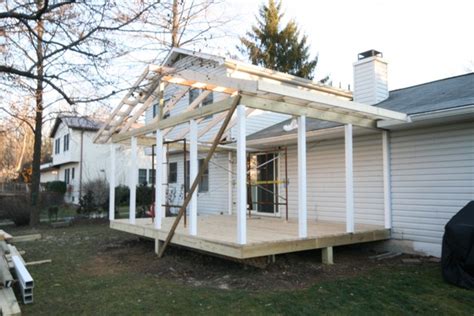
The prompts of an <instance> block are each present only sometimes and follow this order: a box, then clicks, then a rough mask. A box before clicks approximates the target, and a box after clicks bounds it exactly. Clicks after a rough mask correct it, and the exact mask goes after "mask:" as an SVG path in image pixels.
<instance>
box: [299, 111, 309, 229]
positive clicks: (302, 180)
mask: <svg viewBox="0 0 474 316" xmlns="http://www.w3.org/2000/svg"><path fill="white" fill-rule="evenodd" d="M306 190H307V185H306V116H304V115H301V116H300V117H298V236H299V238H306V237H308V214H307V213H308V211H307V199H306Z"/></svg>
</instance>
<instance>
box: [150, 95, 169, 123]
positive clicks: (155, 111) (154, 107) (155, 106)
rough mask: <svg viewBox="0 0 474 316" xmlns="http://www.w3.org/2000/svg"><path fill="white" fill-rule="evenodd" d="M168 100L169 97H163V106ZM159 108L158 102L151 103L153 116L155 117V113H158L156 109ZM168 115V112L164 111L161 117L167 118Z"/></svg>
mask: <svg viewBox="0 0 474 316" xmlns="http://www.w3.org/2000/svg"><path fill="white" fill-rule="evenodd" d="M169 100H170V98H167V99H164V100H163V106H164V105H166V103H167V102H168V101H169ZM159 109H160V104H159V103H155V104H153V107H152V110H153V117H155V116H156V115H158V110H159ZM169 116H170V112H169V111H168V112H166V113H164V114H163V118H164V119H165V118H167V117H169Z"/></svg>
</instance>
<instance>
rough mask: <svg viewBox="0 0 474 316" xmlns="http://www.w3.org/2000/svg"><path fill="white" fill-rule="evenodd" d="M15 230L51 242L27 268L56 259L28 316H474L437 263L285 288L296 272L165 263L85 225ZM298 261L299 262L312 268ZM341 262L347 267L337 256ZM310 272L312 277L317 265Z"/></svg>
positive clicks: (46, 267) (29, 249) (39, 276)
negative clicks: (212, 274)
mask: <svg viewBox="0 0 474 316" xmlns="http://www.w3.org/2000/svg"><path fill="white" fill-rule="evenodd" d="M5 230H6V231H8V232H10V233H11V234H13V235H20V234H27V233H33V232H38V231H39V232H40V233H42V235H43V238H42V239H41V240H37V241H32V242H23V243H17V244H16V246H17V247H18V248H19V249H22V250H25V251H26V254H25V255H24V258H25V260H26V261H33V260H41V259H52V260H53V262H52V263H50V264H43V265H38V266H30V267H29V271H30V273H31V274H32V276H33V278H34V279H35V289H34V301H35V302H34V304H31V305H26V306H25V305H21V308H22V311H23V312H24V314H25V315H29V314H31V315H77V314H84V315H142V314H155V315H163V314H173V315H175V314H193V315H227V314H231V315H240V314H252V315H253V314H258V315H263V314H264V315H266V314H279V315H301V314H308V315H314V314H322V315H324V314H332V315H334V314H336V315H338V314H361V315H362V314H363V315H366V314H374V315H376V314H377V315H379V314H393V315H400V314H415V313H417V314H449V315H458V314H459V315H463V314H466V315H472V314H473V312H474V292H470V291H467V290H463V289H459V288H456V287H453V286H451V285H448V284H446V283H444V282H443V280H442V279H441V276H440V269H439V265H438V264H434V263H423V264H421V265H403V264H400V263H398V264H380V265H379V264H377V265H373V266H371V267H370V269H369V268H368V269H365V270H361V271H360V272H357V273H352V272H350V273H347V271H352V270H353V269H356V266H357V265H359V264H360V263H359V262H357V261H354V263H353V264H352V265H351V263H350V262H349V263H347V264H346V268H347V271H345V272H346V273H343V274H342V275H341V274H340V273H337V271H338V270H337V268H328V269H326V268H324V267H321V265H320V264H319V263H318V262H314V264H311V267H312V268H311V270H309V271H314V272H310V273H315V274H317V273H320V274H321V278H320V279H319V281H314V282H313V281H311V282H310V283H309V284H308V283H304V286H294V284H290V283H285V282H290V281H289V279H290V278H291V279H295V278H296V279H297V276H296V275H293V276H290V277H286V275H287V274H289V273H291V271H292V269H293V267H294V266H295V264H294V263H292V264H289V265H288V266H286V267H284V268H282V266H278V268H271V269H270V270H271V271H270V272H269V271H266V270H262V269H256V268H249V267H246V266H243V265H240V264H236V263H232V262H227V261H224V260H221V259H210V258H208V256H204V255H199V256H201V257H200V259H195V258H196V257H193V256H195V255H192V254H188V253H185V252H182V253H184V254H182V255H180V253H179V252H177V251H176V250H173V249H175V248H170V254H167V255H165V257H164V258H163V259H161V260H158V259H157V258H156V257H155V256H154V255H153V245H152V244H151V243H147V242H143V241H142V242H138V241H137V239H136V238H135V237H133V236H130V235H126V234H122V233H119V232H115V231H112V230H110V229H109V228H108V226H107V224H104V223H102V224H100V223H99V224H97V223H95V224H93V223H86V224H75V225H74V226H72V227H68V228H64V229H50V228H48V227H43V228H40V229H38V230H36V231H31V230H30V229H26V228H25V229H15V228H10V229H9V228H5ZM189 253H190V252H189ZM180 256H181V257H180ZM298 256H300V255H297V257H295V258H296V259H292V260H300V261H304V260H309V259H308V257H305V256H301V257H298ZM309 256H310V257H309V258H310V260H313V258H312V257H311V256H312V255H309ZM172 257H174V258H173V259H172ZM279 258H280V257H277V263H278V262H279V260H280V259H279ZM282 258H283V257H282ZM172 260H174V261H172ZM285 260H286V259H284V258H283V259H281V261H280V262H286V261H285ZM335 260H336V265H335V266H337V265H338V263H337V261H338V250H337V248H336V250H335ZM341 260H342V259H341ZM347 260H349V261H350V260H351V259H350V257H349V259H347ZM354 260H355V259H354ZM181 261H183V262H188V263H189V264H188V265H184V264H182V263H181ZM398 261H399V259H398ZM293 262H296V261H293ZM363 262H365V261H363ZM194 263H195V267H196V268H193V264H194ZM166 264H168V265H166ZM305 264H307V265H308V269H309V266H310V264H308V263H305ZM367 264H368V263H367ZM198 265H200V266H202V267H204V268H205V269H208V270H209V271H217V272H216V273H221V274H220V276H219V280H221V281H222V280H223V279H227V280H228V279H229V278H231V279H232V274H235V275H237V276H238V275H251V276H252V278H253V276H255V278H257V279H258V280H260V278H262V279H263V280H265V277H266V275H271V278H273V279H274V281H275V284H277V286H275V287H274V288H272V286H273V285H270V286H268V287H265V286H263V287H260V288H259V286H258V284H257V285H255V284H253V285H252V284H251V283H249V284H250V285H246V284H239V285H238V286H233V285H232V284H230V286H226V287H222V288H219V287H218V286H214V285H213V284H212V283H209V282H207V283H206V280H204V279H202V280H196V278H197V277H198V276H197V275H196V273H194V274H193V270H194V269H203V268H202V267H198ZM226 265H228V267H229V268H228V271H226V269H227V268H226ZM163 267H165V268H163ZM173 275H179V278H177V277H172V276H173ZM308 277H311V275H308V276H304V277H303V278H302V282H304V279H308ZM235 280H237V281H238V277H236V278H235ZM219 282H220V281H219ZM249 282H250V281H249ZM261 283H264V282H261ZM285 284H288V286H287V285H285Z"/></svg>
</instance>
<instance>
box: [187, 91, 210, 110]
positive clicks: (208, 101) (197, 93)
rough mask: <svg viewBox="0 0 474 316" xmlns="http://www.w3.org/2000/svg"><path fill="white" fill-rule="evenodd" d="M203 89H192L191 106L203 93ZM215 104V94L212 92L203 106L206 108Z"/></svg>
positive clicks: (190, 94)
mask: <svg viewBox="0 0 474 316" xmlns="http://www.w3.org/2000/svg"><path fill="white" fill-rule="evenodd" d="M202 92H203V91H202V90H201V89H191V91H189V104H191V103H193V101H194V100H196V98H197V97H198V96H199V95H200V94H201V93H202ZM212 103H214V94H213V92H212V91H211V93H209V95H208V96H207V97H206V98H205V99H204V100H203V101H202V103H201V106H206V105H208V104H212Z"/></svg>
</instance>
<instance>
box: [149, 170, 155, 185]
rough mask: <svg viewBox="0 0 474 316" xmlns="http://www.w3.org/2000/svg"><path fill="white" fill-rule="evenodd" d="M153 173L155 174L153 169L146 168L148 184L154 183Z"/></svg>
mask: <svg viewBox="0 0 474 316" xmlns="http://www.w3.org/2000/svg"><path fill="white" fill-rule="evenodd" d="M155 175H156V170H155V169H148V183H149V184H152V183H155Z"/></svg>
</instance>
